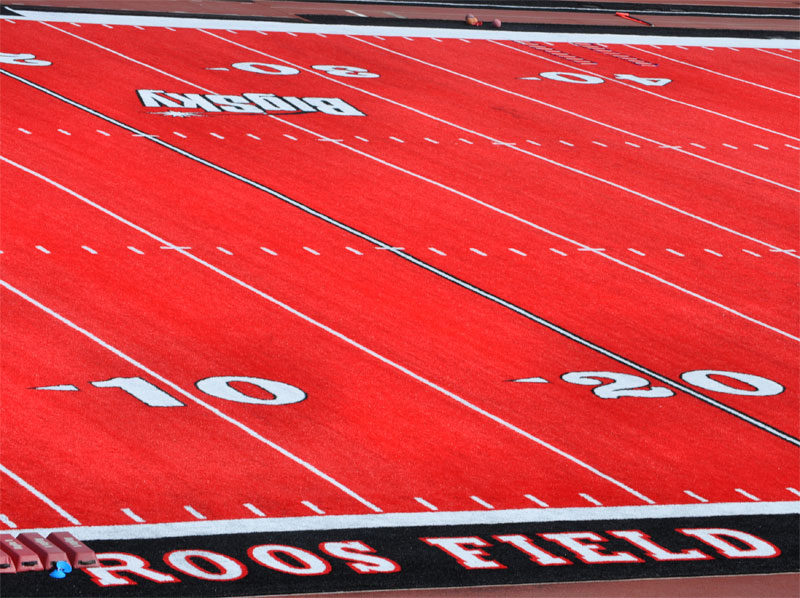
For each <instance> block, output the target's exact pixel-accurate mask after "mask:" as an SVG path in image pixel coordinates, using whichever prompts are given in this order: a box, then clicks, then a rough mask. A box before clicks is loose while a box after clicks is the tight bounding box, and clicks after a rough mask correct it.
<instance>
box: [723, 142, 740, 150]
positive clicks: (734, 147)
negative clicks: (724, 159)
mask: <svg viewBox="0 0 800 598" xmlns="http://www.w3.org/2000/svg"><path fill="white" fill-rule="evenodd" d="M722 145H724V146H725V147H729V148H731V149H739V148H738V147H736V146H735V145H731V144H730V143H723V144H722Z"/></svg>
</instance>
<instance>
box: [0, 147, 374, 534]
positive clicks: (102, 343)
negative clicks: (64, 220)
mask: <svg viewBox="0 0 800 598" xmlns="http://www.w3.org/2000/svg"><path fill="white" fill-rule="evenodd" d="M3 159H4V160H5V158H3ZM51 183H52V182H51ZM56 186H58V185H56ZM120 220H122V219H120ZM153 236H154V237H155V235H153ZM159 240H160V239H159ZM162 242H165V243H166V241H162ZM178 251H179V252H180V253H182V254H183V255H188V254H187V253H186V252H185V251H184V250H182V249H179V250H178ZM0 286H2V287H4V288H5V289H7V290H8V291H10V292H12V293H14V294H15V295H17V296H19V297H21V298H22V299H24V300H25V301H27V302H28V303H30V304H32V305H34V306H36V307H38V308H39V309H40V310H42V311H43V312H45V313H47V314H48V315H50V316H52V317H53V318H55V319H56V320H58V321H60V322H61V323H63V324H66V325H67V326H68V327H70V328H72V329H73V330H75V331H76V332H79V333H80V334H82V335H84V336H85V337H87V338H88V339H90V340H92V341H94V342H95V343H97V344H98V345H100V346H101V347H103V348H104V349H106V350H108V351H110V352H111V353H113V354H114V355H116V356H117V357H119V358H121V359H123V360H125V361H127V362H128V363H130V364H131V365H133V366H134V367H136V368H138V369H140V370H141V371H143V372H145V373H146V374H148V375H149V376H152V377H153V378H155V379H156V380H158V381H159V382H161V383H162V384H164V385H165V386H169V387H170V388H171V389H172V390H174V391H175V392H177V393H180V394H181V395H183V396H184V397H186V398H187V399H189V400H190V401H192V402H194V403H196V404H198V405H200V406H201V407H204V408H206V409H208V410H209V411H210V412H211V413H213V414H214V415H216V416H218V417H220V418H222V419H224V420H225V421H227V422H228V423H231V424H233V425H234V426H236V427H237V428H239V429H240V430H242V431H243V432H245V433H247V434H248V435H249V436H251V437H253V438H255V439H256V440H259V441H260V442H262V443H264V444H266V445H267V446H269V447H270V448H272V449H273V450H275V451H277V452H278V453H280V454H281V455H283V456H284V457H287V458H288V459H290V460H292V461H294V462H295V463H296V464H298V465H300V466H301V467H303V468H304V469H306V470H307V471H309V472H311V473H313V474H315V475H317V476H319V477H320V478H322V479H323V480H325V481H326V482H328V483H329V484H331V485H333V486H335V487H336V488H338V489H339V490H341V491H342V492H344V493H345V494H347V495H349V496H350V497H351V498H354V499H355V500H357V501H358V502H360V503H361V504H362V505H364V506H366V507H367V508H369V509H371V510H372V511H375V512H376V513H380V512H381V509H379V508H378V507H376V506H375V505H373V504H372V503H371V502H369V501H367V500H366V499H365V498H362V497H361V496H360V495H358V494H357V493H356V492H354V491H353V490H351V489H350V488H348V487H347V486H345V485H344V484H342V483H340V482H338V481H337V480H335V479H334V478H332V477H331V476H329V475H328V474H326V473H324V472H322V471H321V470H319V469H317V468H316V467H314V466H313V465H311V464H310V463H308V462H307V461H304V460H303V459H301V458H300V457H298V456H296V455H295V454H293V453H291V452H289V451H288V450H286V449H285V448H283V447H282V446H279V445H278V444H276V443H274V442H272V441H271V440H269V439H267V438H265V437H264V436H262V435H260V434H259V433H258V432H256V431H255V430H253V429H251V428H249V427H248V426H246V425H245V424H243V423H241V422H240V421H238V420H237V419H234V418H233V417H231V416H229V415H227V414H226V413H223V412H222V411H220V410H219V409H217V408H216V407H213V406H212V405H209V404H208V403H206V402H204V401H202V400H200V399H198V398H197V397H195V396H194V395H192V394H191V393H189V392H187V391H185V390H184V389H183V388H181V387H180V386H178V385H177V384H175V383H174V382H172V381H171V380H168V379H167V378H164V377H163V376H161V375H160V374H157V373H156V372H154V371H153V370H151V369H150V368H148V367H147V366H145V365H143V364H141V363H139V362H138V361H136V360H135V359H133V358H132V357H130V356H128V355H127V354H125V353H123V352H122V351H120V350H119V349H117V348H116V347H113V346H112V345H110V344H108V343H107V342H105V341H104V340H102V339H101V338H99V337H98V336H95V335H94V334H92V333H91V332H89V331H88V330H86V329H84V328H81V327H80V326H78V325H77V324H75V323H74V322H73V321H71V320H69V319H68V318H66V317H65V316H62V315H61V314H59V313H57V312H55V311H53V310H52V309H50V308H49V307H47V306H46V305H43V304H42V303H39V302H38V301H36V300H35V299H33V298H32V297H30V296H29V295H26V294H25V293H23V292H22V291H20V290H19V289H17V288H16V287H14V286H12V285H10V284H9V283H7V282H6V281H4V280H0ZM0 468H2V469H3V470H5V468H4V467H2V465H0ZM9 475H12V474H11V473H9ZM20 483H23V482H22V481H20ZM40 498H42V500H45V499H46V497H44V495H42V496H40ZM47 501H49V499H46V500H45V502H47ZM50 503H52V501H50V502H48V504H50ZM51 506H53V508H56V509H57V510H58V509H61V508H60V507H58V505H55V503H52V504H51ZM187 510H188V509H187ZM59 513H61V514H62V515H64V516H65V517H67V518H68V519H70V520H72V519H74V518H73V517H72V516H71V515H69V514H68V513H66V511H63V509H61V510H59ZM74 523H76V525H80V524H79V523H78V522H77V520H76V521H74Z"/></svg>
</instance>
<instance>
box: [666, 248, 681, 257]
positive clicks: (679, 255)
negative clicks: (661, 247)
mask: <svg viewBox="0 0 800 598" xmlns="http://www.w3.org/2000/svg"><path fill="white" fill-rule="evenodd" d="M667 251H669V252H670V253H671V254H673V255H677V256H678V257H686V256H685V255H683V254H682V253H681V252H680V251H675V250H674V249H670V248H669V247H667Z"/></svg>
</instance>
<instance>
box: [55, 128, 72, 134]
mask: <svg viewBox="0 0 800 598" xmlns="http://www.w3.org/2000/svg"><path fill="white" fill-rule="evenodd" d="M58 132H59V133H63V134H64V135H72V133H70V132H69V131H65V130H64V129H59V130H58Z"/></svg>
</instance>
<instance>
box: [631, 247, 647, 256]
mask: <svg viewBox="0 0 800 598" xmlns="http://www.w3.org/2000/svg"><path fill="white" fill-rule="evenodd" d="M628 251H630V252H631V253H635V254H636V255H641V256H644V255H647V254H645V253H643V252H641V251H639V250H637V249H634V248H632V247H628Z"/></svg>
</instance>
